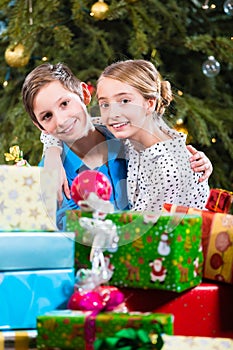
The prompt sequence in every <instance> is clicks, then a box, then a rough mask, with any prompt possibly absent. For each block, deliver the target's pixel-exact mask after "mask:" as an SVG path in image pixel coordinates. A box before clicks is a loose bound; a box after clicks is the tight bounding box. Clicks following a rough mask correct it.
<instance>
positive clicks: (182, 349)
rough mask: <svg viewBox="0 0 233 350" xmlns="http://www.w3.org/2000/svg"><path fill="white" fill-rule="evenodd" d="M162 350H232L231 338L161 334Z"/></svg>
mask: <svg viewBox="0 0 233 350" xmlns="http://www.w3.org/2000/svg"><path fill="white" fill-rule="evenodd" d="M163 340H164V346H163V350H224V349H225V350H232V349H233V340H232V339H227V338H226V339H223V338H209V337H184V336H169V335H167V334H164V336H163Z"/></svg>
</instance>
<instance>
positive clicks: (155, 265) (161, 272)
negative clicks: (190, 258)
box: [149, 258, 167, 283]
mask: <svg viewBox="0 0 233 350" xmlns="http://www.w3.org/2000/svg"><path fill="white" fill-rule="evenodd" d="M163 260H164V259H163V258H156V259H155V260H154V261H152V262H150V263H149V266H150V267H151V273H150V278H151V282H155V281H159V282H160V283H161V282H164V280H165V278H166V273H167V270H166V268H165V267H164V266H163Z"/></svg>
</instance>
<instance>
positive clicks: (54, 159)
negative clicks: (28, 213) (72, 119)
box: [40, 133, 71, 206]
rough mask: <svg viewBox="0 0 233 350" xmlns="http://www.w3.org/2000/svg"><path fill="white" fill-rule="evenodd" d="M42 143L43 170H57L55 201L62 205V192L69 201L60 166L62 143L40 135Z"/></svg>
mask: <svg viewBox="0 0 233 350" xmlns="http://www.w3.org/2000/svg"><path fill="white" fill-rule="evenodd" d="M40 140H41V142H42V143H43V145H44V147H43V157H44V168H45V169H57V171H58V188H57V200H58V204H59V206H60V205H61V203H62V200H63V195H62V190H63V191H64V194H65V196H66V197H67V198H68V199H70V198H71V196H70V189H69V185H68V181H67V177H66V172H65V169H64V167H63V164H62V159H61V154H62V142H61V141H59V140H58V139H56V138H55V137H53V136H51V135H47V134H44V133H42V134H41V137H40Z"/></svg>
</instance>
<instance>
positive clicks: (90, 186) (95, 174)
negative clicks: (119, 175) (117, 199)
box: [71, 170, 112, 204]
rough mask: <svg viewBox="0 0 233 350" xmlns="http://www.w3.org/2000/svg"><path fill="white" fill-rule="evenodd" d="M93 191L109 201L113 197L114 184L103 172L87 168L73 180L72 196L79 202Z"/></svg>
mask: <svg viewBox="0 0 233 350" xmlns="http://www.w3.org/2000/svg"><path fill="white" fill-rule="evenodd" d="M92 192H93V193H95V194H96V195H97V196H98V197H99V198H101V199H103V200H106V201H107V200H109V199H110V197H111V193H112V186H111V183H110V181H109V179H108V178H107V176H105V175H104V174H102V173H101V172H99V171H96V170H85V171H83V172H81V173H80V174H79V175H77V176H76V178H75V179H74V181H73V182H72V185H71V197H72V199H73V200H74V202H75V203H77V204H78V202H79V201H80V200H86V199H87V198H88V196H89V194H90V193H92Z"/></svg>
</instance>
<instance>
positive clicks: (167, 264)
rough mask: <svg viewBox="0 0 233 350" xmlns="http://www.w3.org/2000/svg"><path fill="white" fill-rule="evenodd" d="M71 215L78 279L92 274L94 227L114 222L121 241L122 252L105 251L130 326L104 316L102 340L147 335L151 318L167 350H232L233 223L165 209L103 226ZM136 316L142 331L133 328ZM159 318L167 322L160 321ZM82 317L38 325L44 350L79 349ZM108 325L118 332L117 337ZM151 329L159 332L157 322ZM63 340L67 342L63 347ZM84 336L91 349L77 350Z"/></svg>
mask: <svg viewBox="0 0 233 350" xmlns="http://www.w3.org/2000/svg"><path fill="white" fill-rule="evenodd" d="M66 215H67V220H66V221H67V231H70V232H75V236H76V249H75V265H76V271H80V269H83V268H86V269H88V268H91V262H90V254H91V250H92V248H93V247H91V239H90V237H93V232H96V231H98V230H96V227H95V224H96V225H97V226H98V225H99V224H100V221H101V220H103V222H106V221H108V220H110V222H111V223H112V224H113V225H116V228H117V232H118V234H119V241H118V244H117V247H116V248H112V247H105V248H104V257H105V263H106V264H107V267H108V268H109V269H111V270H112V271H113V275H112V278H111V280H110V282H109V283H110V284H111V285H113V286H116V287H118V288H119V289H120V290H121V291H122V292H123V293H124V297H125V300H126V305H127V307H128V314H127V315H126V319H127V320H128V322H126V323H124V321H123V319H124V317H122V314H119V313H118V314H117V313H115V312H114V313H108V312H104V313H100V314H99V315H97V317H96V318H95V327H96V328H95V329H96V337H97V339H98V340H101V339H102V338H106V337H107V338H106V339H108V338H109V337H110V335H111V334H112V333H114V336H115V335H116V332H117V330H119V329H121V328H126V330H127V329H128V327H129V325H131V326H132V327H134V328H136V329H138V327H139V328H140V327H141V328H143V329H146V330H147V331H148V320H147V319H146V317H145V315H146V314H147V313H148V314H149V315H150V317H152V320H153V319H154V321H155V320H156V317H157V321H158V320H159V323H160V324H161V325H162V326H163V332H164V333H165V334H164V335H163V340H164V342H165V343H164V345H163V347H162V349H164V350H168V349H169V350H170V349H175V348H180V349H185V350H187V349H189V348H192V349H200V348H203V349H204V348H206V349H222V348H232V346H233V341H232V340H231V338H233V323H232V320H233V319H232V314H233V310H232V305H233V304H232V297H233V285H232V258H233V254H232V241H233V231H232V230H233V223H232V219H233V216H232V215H229V214H227V213H216V212H210V211H208V210H206V211H199V210H194V209H189V210H188V209H187V208H177V207H174V206H173V207H172V206H171V205H165V206H164V213H163V214H162V215H160V216H159V217H158V216H156V215H150V214H147V215H146V214H139V213H136V212H131V211H128V212H127V211H125V212H120V213H117V212H115V213H112V214H107V215H103V217H102V218H101V215H100V216H98V215H97V214H96V211H93V212H84V211H81V210H74V211H68V212H67V214H66ZM88 220H89V224H90V223H91V225H89V224H88ZM206 221H207V222H206ZM103 226H104V225H103ZM219 235H220V236H219ZM211 241H214V244H211V243H210V242H211ZM228 249H230V251H229V250H228ZM220 253H221V254H222V255H221V262H222V264H221V265H223V266H222V268H221V270H218V269H219V268H220V266H219V265H218V266H217V265H214V266H213V262H212V265H211V268H212V270H213V269H214V270H215V274H214V275H213V274H211V273H209V268H208V266H209V265H210V264H211V261H213V260H214V259H215V258H212V256H213V255H214V256H216V255H215V254H220ZM223 253H226V254H225V255H223ZM220 276H221V277H220ZM135 313H136V315H137V316H136V317H138V318H139V319H140V321H139V324H134V323H133V317H134V315H135ZM113 315H115V316H113ZM151 315H152V316H151ZM153 315H154V316H153ZM158 315H162V317H161V318H160V319H159V318H158ZM166 315H167V317H166ZM171 315H173V317H172V318H171V317H170V316H171ZM79 317H80V316H77V314H76V313H73V312H72V311H70V310H69V311H68V310H67V311H66V313H64V312H63V313H62V314H60V315H59V313H57V312H55V313H53V314H48V315H47V316H42V317H39V319H38V325H39V348H44V347H48V348H50V347H53V346H56V347H58V348H67V349H69V348H73V345H72V344H74V340H73V339H74V338H72V334H74V333H73V332H74V324H76V327H78V326H77V324H79V325H80V324H85V319H86V316H83V313H82V317H81V319H80V318H79ZM164 317H165V318H164ZM169 317H170V318H169ZM48 320H50V321H51V320H53V321H54V324H55V326H54V329H56V331H55V333H52V332H51V330H50V328H49V327H48V326H47V325H48ZM105 322H106V324H105ZM64 323H66V324H67V325H68V326H67V328H66V327H65V326H64ZM171 323H172V327H171ZM169 324H170V326H169V327H168V325H169ZM107 325H111V330H110V331H109V328H108V326H107ZM78 328H79V327H78ZM54 329H53V332H54ZM65 329H66V331H65ZM149 329H150V330H151V331H152V332H153V328H152V325H151V323H150V322H149ZM84 331H85V326H84ZM77 332H78V331H77ZM154 332H155V331H154ZM59 333H63V334H65V336H64V337H63V339H61V337H59V336H58V334H59ZM155 333H156V332H155ZM171 334H173V336H171ZM56 335H57V337H56ZM79 336H80V337H81V338H82V339H83V338H84V343H82V346H81V347H77V346H75V347H74V348H76V349H79V348H80V349H84V348H85V347H84V344H86V340H85V336H84V333H83V329H82V331H81V333H80V328H79ZM58 338H59V341H58V340H57V339H58ZM45 339H46V340H45ZM77 341H78V340H77ZM110 348H111V347H108V346H107V345H106V343H105V347H100V348H99V347H98V346H97V347H95V349H104V350H107V349H110ZM113 348H114V347H113ZM133 348H134V347H132V349H133ZM130 349H131V348H130Z"/></svg>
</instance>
